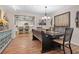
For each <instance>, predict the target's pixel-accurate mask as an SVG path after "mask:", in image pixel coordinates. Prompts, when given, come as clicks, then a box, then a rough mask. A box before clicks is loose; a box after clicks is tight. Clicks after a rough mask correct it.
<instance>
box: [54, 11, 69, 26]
mask: <svg viewBox="0 0 79 59" xmlns="http://www.w3.org/2000/svg"><path fill="white" fill-rule="evenodd" d="M54 26H58V27H69V26H70V12H66V13H63V14H59V15H56V16H54Z"/></svg>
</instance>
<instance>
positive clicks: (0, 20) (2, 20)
mask: <svg viewBox="0 0 79 59" xmlns="http://www.w3.org/2000/svg"><path fill="white" fill-rule="evenodd" d="M7 24H8V22H7V21H6V20H5V19H0V25H7Z"/></svg>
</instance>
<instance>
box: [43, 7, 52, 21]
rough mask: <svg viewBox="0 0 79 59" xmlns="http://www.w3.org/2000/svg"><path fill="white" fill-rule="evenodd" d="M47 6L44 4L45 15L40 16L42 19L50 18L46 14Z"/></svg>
mask: <svg viewBox="0 0 79 59" xmlns="http://www.w3.org/2000/svg"><path fill="white" fill-rule="evenodd" d="M46 9H47V6H45V15H44V16H43V17H42V19H46V20H47V19H50V17H48V16H47V12H46Z"/></svg>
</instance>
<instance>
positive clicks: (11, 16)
mask: <svg viewBox="0 0 79 59" xmlns="http://www.w3.org/2000/svg"><path fill="white" fill-rule="evenodd" d="M0 9H1V10H2V11H3V14H6V17H7V20H8V24H9V29H11V30H12V39H14V38H15V37H16V35H15V34H16V32H15V30H14V29H15V25H14V14H13V13H12V12H10V11H8V10H7V9H5V8H3V7H1V6H0Z"/></svg>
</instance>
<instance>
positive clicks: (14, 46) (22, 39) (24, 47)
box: [2, 34, 79, 54]
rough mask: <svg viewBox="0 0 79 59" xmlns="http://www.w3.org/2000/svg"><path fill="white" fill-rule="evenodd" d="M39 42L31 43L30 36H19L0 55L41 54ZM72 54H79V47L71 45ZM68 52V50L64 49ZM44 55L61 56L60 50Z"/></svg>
mask: <svg viewBox="0 0 79 59" xmlns="http://www.w3.org/2000/svg"><path fill="white" fill-rule="evenodd" d="M41 47H42V46H41V42H40V41H38V40H34V41H32V35H31V34H20V35H17V37H16V38H15V39H14V40H12V42H11V43H10V44H9V45H8V47H6V49H5V50H4V51H3V52H2V54H41ZM72 48H73V53H79V47H78V46H75V45H73V44H72ZM66 50H67V52H69V50H68V49H66ZM44 54H63V51H61V50H51V51H49V52H46V53H44Z"/></svg>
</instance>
